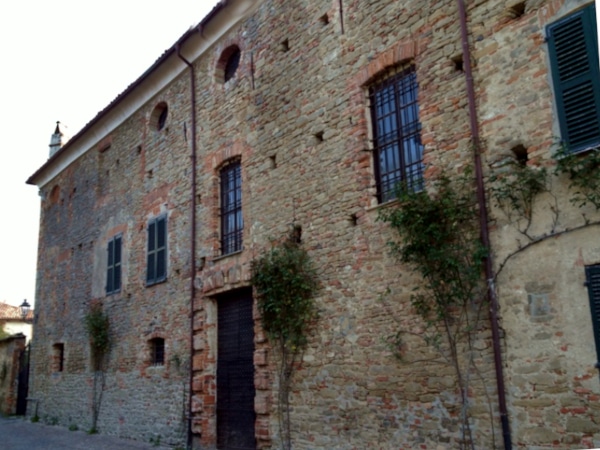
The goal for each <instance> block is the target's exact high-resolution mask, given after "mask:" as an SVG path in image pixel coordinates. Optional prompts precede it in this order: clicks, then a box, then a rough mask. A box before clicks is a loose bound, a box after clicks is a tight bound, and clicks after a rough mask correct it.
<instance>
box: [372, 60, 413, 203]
mask: <svg viewBox="0 0 600 450" xmlns="http://www.w3.org/2000/svg"><path fill="white" fill-rule="evenodd" d="M369 95H370V102H371V114H372V120H373V138H374V139H373V143H374V150H375V152H374V157H375V177H376V183H377V195H378V198H379V201H380V202H385V201H388V200H391V199H393V198H394V197H395V196H396V193H395V189H396V186H397V185H398V183H406V186H407V188H408V189H412V190H414V191H419V190H421V189H423V187H424V184H423V145H422V143H421V123H420V121H419V104H418V85H417V77H416V73H415V71H414V68H413V67H410V68H407V69H404V70H402V71H400V72H398V73H396V74H394V75H392V76H389V77H388V78H386V79H384V80H383V81H381V82H379V83H377V84H376V85H374V86H373V87H371V89H370V92H369Z"/></svg>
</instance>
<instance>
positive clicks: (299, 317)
mask: <svg viewBox="0 0 600 450" xmlns="http://www.w3.org/2000/svg"><path fill="white" fill-rule="evenodd" d="M252 285H253V286H254V288H255V290H256V295H257V298H258V307H259V309H260V312H261V314H262V319H263V327H264V329H265V331H266V332H267V333H268V334H269V336H270V337H271V338H272V339H274V340H277V341H280V342H281V343H283V344H284V346H285V347H286V348H287V350H288V351H296V350H299V349H302V348H303V347H304V346H305V345H306V330H307V327H308V325H309V323H310V322H311V321H312V320H313V319H315V317H316V308H315V305H314V300H313V296H314V294H315V292H316V290H317V288H318V283H317V278H316V271H315V268H314V266H313V264H312V262H311V259H310V257H309V256H308V253H307V252H306V250H304V249H303V248H302V247H301V246H300V245H299V244H298V243H297V242H295V241H293V240H292V239H288V240H286V241H285V242H284V243H283V244H281V245H279V246H275V247H273V248H272V249H271V250H270V251H269V252H268V253H266V254H265V255H263V256H261V257H260V258H258V259H256V260H254V261H253V262H252Z"/></svg>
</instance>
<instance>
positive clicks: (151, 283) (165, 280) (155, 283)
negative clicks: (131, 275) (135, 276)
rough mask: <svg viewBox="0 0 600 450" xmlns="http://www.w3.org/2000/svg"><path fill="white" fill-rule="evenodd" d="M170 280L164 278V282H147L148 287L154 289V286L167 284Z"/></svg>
mask: <svg viewBox="0 0 600 450" xmlns="http://www.w3.org/2000/svg"><path fill="white" fill-rule="evenodd" d="M167 280H168V278H164V279H162V280H158V281H147V282H146V287H147V288H149V287H152V286H156V285H157V284H162V283H166V282H167Z"/></svg>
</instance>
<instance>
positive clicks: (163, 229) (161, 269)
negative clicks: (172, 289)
mask: <svg viewBox="0 0 600 450" xmlns="http://www.w3.org/2000/svg"><path fill="white" fill-rule="evenodd" d="M156 235H157V236H156V281H163V280H165V279H166V278H167V218H166V217H161V218H159V219H157V220H156Z"/></svg>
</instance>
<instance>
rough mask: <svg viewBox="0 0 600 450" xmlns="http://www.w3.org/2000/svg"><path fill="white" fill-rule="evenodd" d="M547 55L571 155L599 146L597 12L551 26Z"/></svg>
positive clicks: (592, 8)
mask: <svg viewBox="0 0 600 450" xmlns="http://www.w3.org/2000/svg"><path fill="white" fill-rule="evenodd" d="M547 34H548V51H549V55H550V66H551V70H552V79H553V82H554V91H555V97H556V109H557V113H558V121H559V124H560V131H561V135H562V140H563V142H564V143H565V144H566V146H567V149H569V151H571V152H577V151H581V150H585V149H586V148H590V147H593V146H598V145H600V69H599V67H598V38H597V32H596V8H595V6H594V4H591V5H589V6H587V7H585V8H583V9H581V10H579V11H577V12H576V13H574V14H571V15H570V16H568V17H566V18H565V19H562V20H559V21H557V22H555V23H553V24H550V25H548V28H547Z"/></svg>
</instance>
